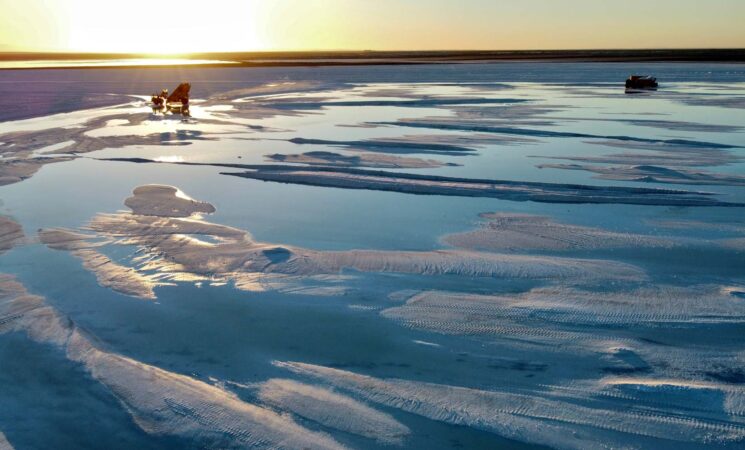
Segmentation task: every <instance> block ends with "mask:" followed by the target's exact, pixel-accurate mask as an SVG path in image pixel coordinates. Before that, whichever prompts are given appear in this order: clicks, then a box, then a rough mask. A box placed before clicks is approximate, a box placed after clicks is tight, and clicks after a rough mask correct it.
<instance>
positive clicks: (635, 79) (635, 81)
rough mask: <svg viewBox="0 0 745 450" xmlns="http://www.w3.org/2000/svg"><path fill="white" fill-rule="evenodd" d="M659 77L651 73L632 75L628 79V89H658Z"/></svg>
mask: <svg viewBox="0 0 745 450" xmlns="http://www.w3.org/2000/svg"><path fill="white" fill-rule="evenodd" d="M657 86H659V85H658V84H657V78H655V77H650V76H649V75H631V76H630V77H629V78H628V79H627V80H626V89H657Z"/></svg>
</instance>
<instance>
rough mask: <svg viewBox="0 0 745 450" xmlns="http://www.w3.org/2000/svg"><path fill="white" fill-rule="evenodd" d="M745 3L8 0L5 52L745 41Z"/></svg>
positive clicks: (0, 38)
mask: <svg viewBox="0 0 745 450" xmlns="http://www.w3.org/2000/svg"><path fill="white" fill-rule="evenodd" d="M744 24H745V0H706V1H704V0H180V1H177V0H0V51H69V52H133V53H154V54H162V53H189V52H210V51H262V50H463V49H474V50H478V49H493V50H521V49H592V48H720V47H722V48H733V47H737V48H745V25H744Z"/></svg>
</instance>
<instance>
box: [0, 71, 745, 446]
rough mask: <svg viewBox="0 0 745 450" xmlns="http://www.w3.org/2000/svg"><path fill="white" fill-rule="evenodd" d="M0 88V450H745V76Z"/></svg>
mask: <svg viewBox="0 0 745 450" xmlns="http://www.w3.org/2000/svg"><path fill="white" fill-rule="evenodd" d="M138 70H140V71H139V72H138ZM631 72H648V73H651V74H654V75H656V76H658V78H660V80H661V82H662V84H661V88H660V89H659V90H658V91H654V92H646V93H641V94H633V95H632V94H626V93H625V92H624V89H623V86H622V83H621V82H622V81H623V79H624V78H625V77H626V76H627V75H628V73H631ZM135 73H136V74H138V78H137V79H136V82H134V81H132V79H133V78H132V77H133V74H135ZM184 77H188V79H189V80H190V81H191V82H192V85H193V87H194V89H193V96H194V98H193V99H192V117H191V118H182V117H181V116H175V115H165V116H164V115H162V114H155V113H154V112H153V111H152V110H151V109H150V108H149V106H148V105H147V103H146V101H145V100H144V99H143V97H142V95H143V94H147V93H149V92H150V91H152V90H157V89H160V88H162V87H172V86H170V85H171V84H174V83H177V82H179V81H181V79H182V78H184ZM0 81H1V82H3V83H7V84H10V83H13V82H23V83H25V84H24V85H25V86H31V89H33V86H35V85H38V86H44V88H40V90H39V91H38V93H37V94H38V95H37V96H35V97H34V102H33V105H26V106H24V107H23V108H21V110H19V112H18V114H17V115H16V116H13V114H10V113H8V114H5V115H2V116H0V117H2V118H4V119H7V120H5V121H3V122H0V200H1V203H0V252H2V255H0V274H2V275H0V386H1V387H0V404H2V405H10V407H3V408H0V447H3V448H6V447H8V448H16V449H25V448H45V447H46V446H47V444H48V443H49V442H60V443H61V445H62V446H64V447H69V448H86V447H91V446H92V445H93V446H95V445H105V446H106V447H107V448H132V447H137V448H161V449H162V448H173V449H181V448H250V447H258V448H303V447H308V448H381V447H385V448H389V447H396V448H428V449H430V448H431V449H450V448H507V449H533V448H561V449H597V448H609V449H610V448H638V449H646V448H654V449H676V450H678V449H703V448H721V449H729V448H739V447H741V446H743V445H745V370H744V369H743V367H745V253H744V248H743V245H742V242H743V241H744V240H745V207H744V206H743V205H744V204H745V182H743V174H745V159H744V158H745V128H744V127H743V123H745V109H744V108H743V105H744V104H745V103H743V100H742V99H744V98H745V68H744V67H743V66H742V65H738V64H706V63H613V64H610V63H592V64H586V63H539V62H535V63H507V62H505V63H500V64H467V65H463V64H460V65H448V64H443V65H437V66H416V67H415V66H386V67H378V66H369V67H320V68H311V67H293V68H239V67H236V68H197V67H191V68H182V69H175V68H171V69H167V68H157V69H156V68H153V69H147V70H142V69H129V68H121V69H111V70H108V69H107V70H101V69H87V70H77V69H58V70H54V71H43V70H39V71H22V70H15V71H12V72H0ZM4 85H5V84H3V86H4ZM49 86H70V89H69V90H67V91H64V92H61V93H60V92H57V91H56V90H55V89H50V87H49ZM16 101H19V102H20V101H21V100H20V99H17V100H16ZM60 102H61V103H60ZM62 103H64V104H62ZM53 105H57V106H53ZM10 119H17V120H10ZM61 411H63V412H64V413H62V412H61ZM92 424H96V425H95V426H93V425H92Z"/></svg>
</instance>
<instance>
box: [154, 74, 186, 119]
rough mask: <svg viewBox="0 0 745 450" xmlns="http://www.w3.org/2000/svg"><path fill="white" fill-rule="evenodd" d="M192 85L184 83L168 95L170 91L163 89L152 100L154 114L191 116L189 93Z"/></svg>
mask: <svg viewBox="0 0 745 450" xmlns="http://www.w3.org/2000/svg"><path fill="white" fill-rule="evenodd" d="M190 90H191V84H189V83H187V82H184V83H181V84H179V85H178V87H176V89H174V91H173V93H172V94H170V95H168V89H163V90H162V91H160V94H153V95H152V97H151V98H150V101H151V106H152V108H153V111H154V112H158V111H160V112H163V113H168V112H170V113H174V114H181V115H183V116H186V117H188V116H189V91H190Z"/></svg>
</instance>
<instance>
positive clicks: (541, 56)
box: [0, 49, 745, 70]
mask: <svg viewBox="0 0 745 450" xmlns="http://www.w3.org/2000/svg"><path fill="white" fill-rule="evenodd" d="M163 58H168V59H172V60H183V61H184V63H183V64H178V63H177V62H176V63H172V62H169V63H166V64H159V63H158V62H157V61H158V58H155V57H153V56H147V55H141V54H103V53H26V52H11V53H0V70H37V69H43V70H49V69H112V68H163V67H179V66H192V67H193V66H199V67H202V68H205V67H223V68H224V67H303V66H305V67H320V66H366V65H411V64H454V63H460V64H467V63H482V64H484V63H499V62H573V63H577V62H603V63H612V62H619V63H628V62H648V63H651V62H690V63H696V62H707V63H745V49H680V50H670V49H661V50H524V51H395V52H393V51H360V52H350V51H336V52H243V53H197V54H191V55H188V56H179V55H169V56H167V57H166V56H164V57H163ZM125 60H130V61H132V60H134V61H141V60H152V61H153V62H152V63H147V64H136V63H135V64H126V65H123V64H121V63H116V62H117V61H119V62H120V61H125ZM187 60H188V61H195V60H198V61H203V62H200V63H197V64H194V63H193V62H192V63H187V62H186V61H187ZM47 61H48V62H49V63H50V65H49V66H45V65H44V63H45V62H47ZM88 61H90V62H91V64H90V65H86V64H85V63H86V62H88ZM107 61H111V62H112V64H110V65H109V64H106V62H107ZM24 62H28V63H29V64H31V65H32V66H30V67H2V65H3V63H6V64H12V63H20V64H22V63H24ZM93 62H95V64H94V63H93ZM65 63H69V64H67V65H65Z"/></svg>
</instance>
